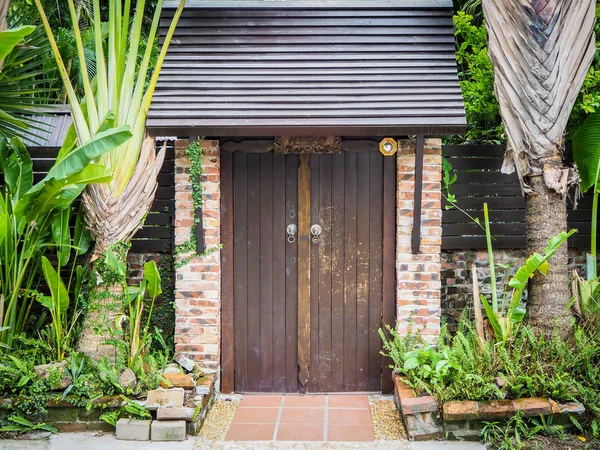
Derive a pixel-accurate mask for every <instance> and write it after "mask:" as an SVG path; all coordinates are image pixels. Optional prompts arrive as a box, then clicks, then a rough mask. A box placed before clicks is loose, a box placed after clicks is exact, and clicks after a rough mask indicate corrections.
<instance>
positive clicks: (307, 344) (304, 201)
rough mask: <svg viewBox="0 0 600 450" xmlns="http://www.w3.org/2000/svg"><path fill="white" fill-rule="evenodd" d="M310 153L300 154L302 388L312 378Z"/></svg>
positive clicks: (300, 376) (299, 352) (300, 353)
mask: <svg viewBox="0 0 600 450" xmlns="http://www.w3.org/2000/svg"><path fill="white" fill-rule="evenodd" d="M309 160H310V155H308V154H301V155H300V168H299V169H298V366H299V368H298V380H299V381H300V385H301V386H302V389H306V385H307V384H308V381H309V379H310V372H309V370H312V368H310V367H309V366H310V358H311V326H310V325H311V321H310V319H311V301H310V300H311V296H310V288H311V280H310V253H311V251H310V246H311V241H310V212H311V205H310V200H311V198H310V197H311V194H310V186H311V182H310V178H311V177H310V175H311V174H310V171H311V169H310V165H309Z"/></svg>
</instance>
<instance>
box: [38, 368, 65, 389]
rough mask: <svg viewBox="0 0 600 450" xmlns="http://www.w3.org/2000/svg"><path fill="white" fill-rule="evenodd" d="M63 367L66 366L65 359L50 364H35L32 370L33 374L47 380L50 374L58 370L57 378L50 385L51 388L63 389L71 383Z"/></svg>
mask: <svg viewBox="0 0 600 450" xmlns="http://www.w3.org/2000/svg"><path fill="white" fill-rule="evenodd" d="M65 367H67V362H66V361H61V362H57V363H52V364H40V365H38V366H35V367H34V368H33V370H34V371H35V374H36V375H37V376H38V377H40V378H41V379H42V380H47V379H48V378H49V377H50V375H52V374H53V373H55V372H58V374H59V379H58V380H57V381H56V382H55V383H53V384H52V386H50V387H51V388H52V389H53V390H65V389H66V388H67V387H69V385H70V384H71V379H70V378H69V377H68V376H67V374H66V373H65Z"/></svg>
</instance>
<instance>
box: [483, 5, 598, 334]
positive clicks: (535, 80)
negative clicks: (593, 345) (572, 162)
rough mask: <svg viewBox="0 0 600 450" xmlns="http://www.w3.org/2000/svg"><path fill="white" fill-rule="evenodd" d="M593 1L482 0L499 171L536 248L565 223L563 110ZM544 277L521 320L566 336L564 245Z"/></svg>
mask: <svg viewBox="0 0 600 450" xmlns="http://www.w3.org/2000/svg"><path fill="white" fill-rule="evenodd" d="M595 3H596V2H595V0H578V1H572V0H545V1H543V2H542V1H538V0H502V1H498V0H483V1H482V6H483V12H484V15H485V18H486V29H487V32H488V54H489V56H490V60H491V61H492V65H493V67H494V85H495V93H496V97H497V98H498V102H499V104H500V112H501V114H502V121H503V123H504V128H505V131H506V137H507V142H508V146H507V152H506V155H505V159H504V166H503V168H502V171H503V172H505V173H512V172H514V171H515V170H516V172H517V174H518V176H519V181H520V182H521V188H522V190H523V193H524V194H525V195H526V204H527V248H528V250H529V251H530V252H533V251H537V252H539V253H542V254H543V253H544V252H543V249H544V248H545V247H546V245H547V244H548V241H549V240H550V239H551V238H552V237H554V236H555V235H557V234H558V233H560V232H561V231H565V230H566V228H567V214H566V203H565V198H566V196H567V193H568V191H569V189H570V188H571V187H573V186H575V185H576V184H577V179H578V177H577V173H576V171H575V169H574V168H572V167H571V168H569V167H565V166H564V164H563V154H562V153H563V152H562V147H563V146H562V143H563V138H564V136H563V135H564V131H565V127H566V124H567V122H568V120H569V116H570V114H571V109H572V108H573V105H574V103H575V100H576V99H577V95H578V93H579V90H580V89H581V85H582V84H583V81H584V80H585V77H586V74H587V72H588V69H589V67H590V64H591V62H592V59H593V57H594V53H595V50H596V46H595V42H594V40H595V35H594V32H593V31H594V30H593V29H594V20H595ZM550 265H551V268H550V272H549V273H548V275H547V276H536V277H534V278H533V279H532V280H531V281H530V286H529V294H530V296H529V299H528V314H527V317H528V320H529V323H531V324H532V325H533V326H534V328H535V329H536V331H538V332H545V333H548V332H550V331H552V330H553V329H554V325H555V324H556V325H557V326H558V327H559V330H560V332H561V334H563V335H565V334H567V333H569V328H570V327H569V323H570V312H569V311H568V308H567V305H568V302H569V299H570V293H569V275H568V271H567V249H566V247H565V246H562V247H561V248H560V250H559V251H558V253H557V254H556V255H555V256H554V257H553V258H552V260H551V261H550Z"/></svg>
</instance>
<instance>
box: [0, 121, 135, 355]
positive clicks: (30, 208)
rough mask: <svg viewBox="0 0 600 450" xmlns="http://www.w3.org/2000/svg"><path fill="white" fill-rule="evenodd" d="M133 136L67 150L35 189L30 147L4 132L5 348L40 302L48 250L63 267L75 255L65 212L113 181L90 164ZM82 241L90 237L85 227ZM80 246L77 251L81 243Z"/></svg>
mask: <svg viewBox="0 0 600 450" xmlns="http://www.w3.org/2000/svg"><path fill="white" fill-rule="evenodd" d="M129 135H130V133H129V132H128V131H125V130H113V131H109V132H106V133H102V135H98V136H97V139H94V140H93V142H89V143H88V144H91V145H84V146H80V147H75V146H74V145H73V146H69V147H70V148H64V149H63V150H61V154H60V155H59V157H58V158H57V159H56V161H55V163H54V165H53V166H52V167H51V169H50V171H49V172H48V174H47V175H46V177H44V179H42V180H41V181H40V182H38V183H37V184H35V185H34V184H33V165H32V162H31V158H30V156H29V153H28V151H27V148H26V147H25V146H24V145H23V143H22V142H21V140H20V139H18V138H13V139H12V140H10V141H9V140H8V139H6V138H5V137H4V136H3V135H1V134H0V174H1V175H2V177H3V179H4V183H3V185H2V186H1V187H0V267H1V270H0V296H2V297H3V298H4V302H5V304H4V305H5V306H4V309H0V325H1V326H2V327H7V328H3V331H2V334H1V336H0V343H1V344H4V345H7V346H10V345H11V344H12V341H13V337H14V335H15V334H19V333H21V332H22V331H23V330H24V326H25V324H26V322H27V320H28V317H29V313H30V311H31V305H32V303H33V302H34V299H37V298H40V297H39V293H38V292H37V291H36V289H35V286H36V283H37V277H38V276H39V269H40V264H41V262H42V256H43V255H44V254H45V253H46V252H47V249H48V248H50V247H55V248H56V249H57V251H58V259H59V261H58V262H59V264H60V263H63V262H65V261H67V260H68V255H67V249H68V248H69V252H68V253H69V254H70V253H71V250H70V248H73V247H75V245H74V244H72V243H71V242H69V243H67V240H68V239H67V236H70V232H69V231H68V230H67V229H66V227H67V224H66V222H65V217H66V216H67V215H68V214H69V213H66V212H65V211H66V210H69V209H70V208H71V204H72V203H73V201H74V200H75V199H76V198H77V196H78V195H79V194H80V193H81V192H82V191H83V189H84V188H85V187H86V186H87V185H88V184H90V183H101V182H106V181H108V180H109V179H110V177H108V176H107V174H106V172H105V170H104V168H103V167H102V166H98V165H96V164H90V163H91V162H92V160H93V159H94V158H97V157H98V156H100V155H102V154H103V153H105V152H108V151H110V150H111V149H112V148H113V147H114V146H115V145H118V144H119V143H120V142H122V141H123V140H124V139H127V138H128V136H129ZM77 237H78V238H79V239H83V242H84V241H85V239H86V238H84V237H83V232H82V228H81V226H80V229H79V235H78V236H77ZM76 245H77V247H75V251H76V252H78V249H80V246H81V245H82V242H78V243H76ZM48 273H50V272H48ZM56 292H58V291H56ZM42 301H44V300H42ZM46 303H47V304H48V302H46Z"/></svg>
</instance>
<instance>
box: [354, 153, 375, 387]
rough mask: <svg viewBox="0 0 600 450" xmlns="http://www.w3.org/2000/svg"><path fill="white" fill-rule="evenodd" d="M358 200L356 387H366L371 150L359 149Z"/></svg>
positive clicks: (367, 370)
mask: <svg viewBox="0 0 600 450" xmlns="http://www.w3.org/2000/svg"><path fill="white" fill-rule="evenodd" d="M357 159H358V167H359V170H358V191H357V204H356V211H357V212H356V338H357V352H356V389H357V390H359V391H366V390H367V389H368V381H369V375H368V374H369V353H368V350H369V250H370V249H369V233H370V226H372V227H373V228H375V227H376V226H377V224H376V223H372V222H371V221H372V217H371V216H370V204H369V200H370V199H369V178H370V167H369V154H368V153H358V154H357Z"/></svg>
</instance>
